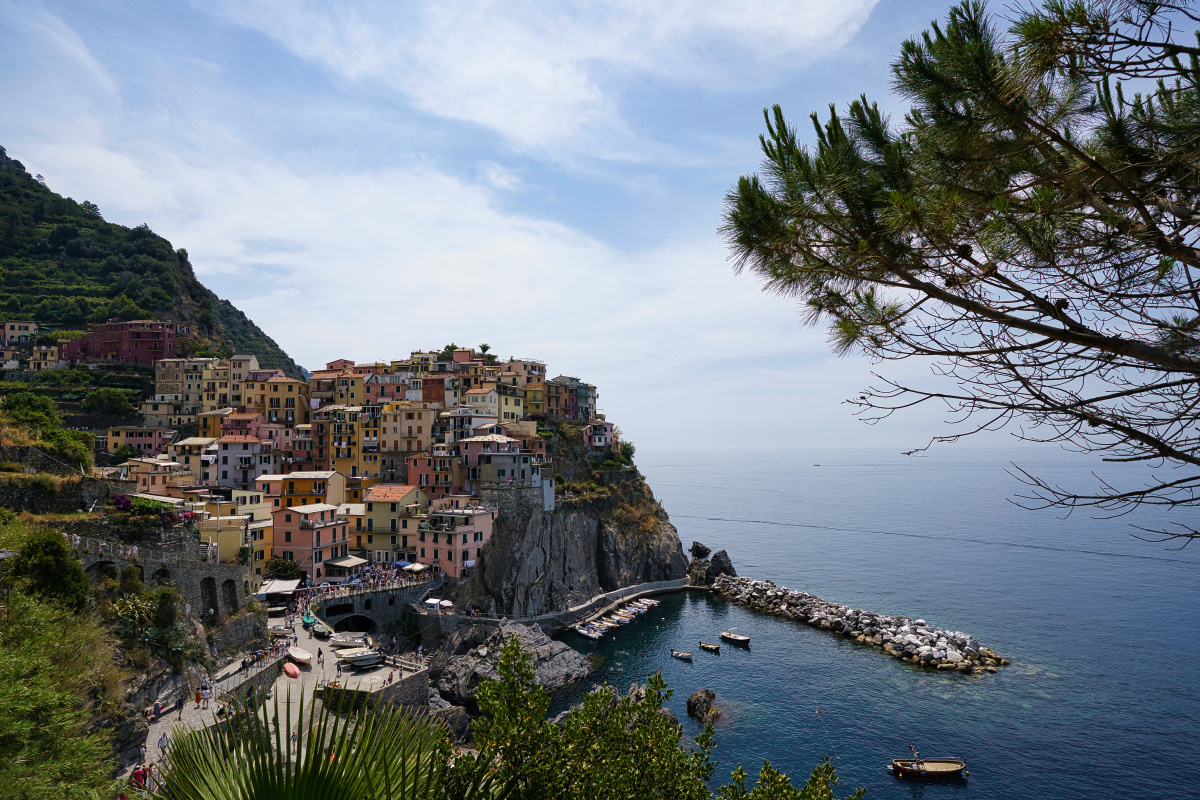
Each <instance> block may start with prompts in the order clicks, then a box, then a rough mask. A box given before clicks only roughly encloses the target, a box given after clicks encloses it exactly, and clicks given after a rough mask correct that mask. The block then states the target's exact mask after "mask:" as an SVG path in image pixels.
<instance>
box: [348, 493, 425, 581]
mask: <svg viewBox="0 0 1200 800" xmlns="http://www.w3.org/2000/svg"><path fill="white" fill-rule="evenodd" d="M429 504H430V497H429V495H427V494H426V493H425V492H423V491H422V490H421V489H420V487H417V486H409V485H404V484H394V483H381V484H377V485H375V486H372V487H371V488H370V489H368V490H367V493H366V496H365V497H364V498H363V505H364V515H363V523H364V529H363V531H362V533H361V534H358V533H357V531H356V541H357V536H360V535H361V536H362V544H361V547H362V548H363V550H364V551H366V553H367V557H368V558H369V559H370V560H371V561H372V562H376V563H383V564H391V563H392V562H393V561H401V560H406V561H415V560H416V558H415V554H416V545H417V533H418V526H419V524H420V523H421V522H423V521H424V520H425V518H426V517H425V514H426V512H427V511H428V509H429Z"/></svg>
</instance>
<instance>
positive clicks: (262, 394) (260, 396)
mask: <svg viewBox="0 0 1200 800" xmlns="http://www.w3.org/2000/svg"><path fill="white" fill-rule="evenodd" d="M245 393H246V395H245V396H246V401H245V403H244V405H245V407H246V411H247V412H248V413H252V414H262V415H263V418H264V419H266V421H267V422H276V423H279V424H280V425H286V426H287V427H289V428H295V427H297V426H299V425H306V424H308V421H309V419H310V417H311V410H310V406H309V384H308V382H307V381H298V380H296V379H295V378H281V377H272V378H267V379H266V380H265V381H247V382H246V386H245Z"/></svg>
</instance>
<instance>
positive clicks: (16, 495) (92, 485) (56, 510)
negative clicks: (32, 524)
mask: <svg viewBox="0 0 1200 800" xmlns="http://www.w3.org/2000/svg"><path fill="white" fill-rule="evenodd" d="M39 477H40V478H42V480H38V478H39ZM108 493H109V487H108V486H107V485H106V484H105V483H104V482H103V481H98V480H96V479H95V478H90V477H82V478H81V477H79V476H74V477H64V478H61V479H59V480H55V479H54V478H51V477H49V476H37V475H30V476H26V475H21V474H13V473H0V508H7V509H10V510H12V511H28V512H30V513H33V514H72V513H75V512H77V511H80V510H81V509H90V508H92V507H93V504H95V503H97V502H99V503H100V504H101V505H103V503H104V501H105V500H106V499H107V498H108Z"/></svg>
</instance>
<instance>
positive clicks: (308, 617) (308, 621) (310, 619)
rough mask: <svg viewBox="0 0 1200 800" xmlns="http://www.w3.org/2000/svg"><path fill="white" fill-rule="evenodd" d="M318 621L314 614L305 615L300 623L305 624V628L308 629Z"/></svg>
mask: <svg viewBox="0 0 1200 800" xmlns="http://www.w3.org/2000/svg"><path fill="white" fill-rule="evenodd" d="M316 621H317V618H316V617H314V616H313V615H312V614H305V615H304V616H303V617H301V618H300V622H301V623H303V624H304V627H306V628H307V627H308V626H309V625H312V624H313V623H314V622H316Z"/></svg>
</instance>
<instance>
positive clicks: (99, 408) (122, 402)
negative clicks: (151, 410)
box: [82, 387, 134, 447]
mask: <svg viewBox="0 0 1200 800" xmlns="http://www.w3.org/2000/svg"><path fill="white" fill-rule="evenodd" d="M82 407H83V410H84V411H87V412H89V413H93V414H110V415H112V416H115V417H131V416H133V413H134V408H133V403H131V402H129V395H127V394H126V393H125V392H123V391H121V390H120V389H113V388H109V387H105V388H102V389H96V390H94V391H91V392H88V393H87V396H86V397H84V398H83V404H82ZM125 446H127V445H122V447H125Z"/></svg>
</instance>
